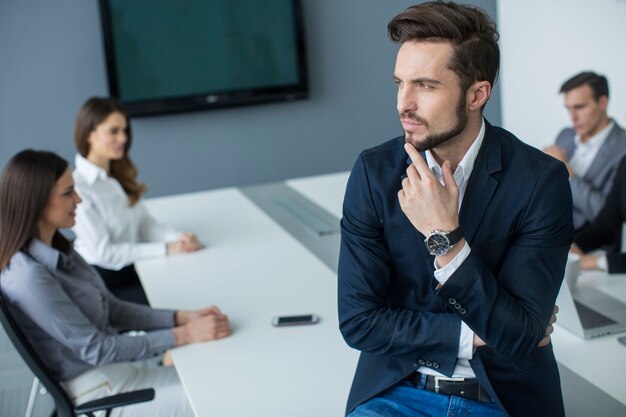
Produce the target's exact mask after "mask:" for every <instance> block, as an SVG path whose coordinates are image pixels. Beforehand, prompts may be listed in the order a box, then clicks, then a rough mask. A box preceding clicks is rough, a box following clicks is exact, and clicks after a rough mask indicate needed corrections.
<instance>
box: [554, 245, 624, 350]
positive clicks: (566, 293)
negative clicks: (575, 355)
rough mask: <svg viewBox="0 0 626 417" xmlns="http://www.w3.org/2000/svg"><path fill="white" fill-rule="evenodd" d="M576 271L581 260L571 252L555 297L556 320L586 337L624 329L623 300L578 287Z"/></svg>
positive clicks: (578, 272)
mask: <svg viewBox="0 0 626 417" xmlns="http://www.w3.org/2000/svg"><path fill="white" fill-rule="evenodd" d="M579 275H580V260H579V259H578V257H577V256H571V255H570V256H569V257H568V260H567V264H566V266H565V277H564V279H563V283H562V284H561V290H560V291H559V295H558V297H557V299H556V304H557V305H558V306H559V313H558V315H557V324H558V325H559V326H561V327H565V328H566V329H567V330H569V331H571V332H572V333H574V334H576V335H578V336H580V337H583V338H585V339H591V338H594V337H599V336H605V335H609V334H614V333H620V332H626V304H625V303H623V302H621V301H619V300H617V299H615V298H613V297H611V296H610V295H608V294H606V293H604V292H601V291H598V290H595V289H593V288H590V287H577V286H576V283H577V281H578V276H579Z"/></svg>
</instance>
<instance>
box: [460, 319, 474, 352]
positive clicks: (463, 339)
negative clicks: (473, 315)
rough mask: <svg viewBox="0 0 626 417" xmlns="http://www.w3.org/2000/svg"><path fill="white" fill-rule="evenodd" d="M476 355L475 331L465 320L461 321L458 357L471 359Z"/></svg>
mask: <svg viewBox="0 0 626 417" xmlns="http://www.w3.org/2000/svg"><path fill="white" fill-rule="evenodd" d="M473 356H474V332H473V331H472V329H470V328H469V326H468V325H467V324H465V322H464V321H461V335H460V336H459V354H458V356H457V357H458V358H460V359H467V360H470V359H472V357H473Z"/></svg>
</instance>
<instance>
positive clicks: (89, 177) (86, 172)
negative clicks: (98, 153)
mask: <svg viewBox="0 0 626 417" xmlns="http://www.w3.org/2000/svg"><path fill="white" fill-rule="evenodd" d="M74 165H75V166H76V172H78V173H79V174H80V175H82V176H83V178H85V180H86V181H87V182H88V183H89V184H90V185H91V184H93V183H95V182H96V180H98V179H100V180H106V179H107V178H108V174H107V172H106V171H105V170H104V169H102V168H101V167H99V166H98V165H96V164H94V163H93V162H91V161H90V160H88V159H87V158H85V157H83V156H82V155H80V154H76V158H74Z"/></svg>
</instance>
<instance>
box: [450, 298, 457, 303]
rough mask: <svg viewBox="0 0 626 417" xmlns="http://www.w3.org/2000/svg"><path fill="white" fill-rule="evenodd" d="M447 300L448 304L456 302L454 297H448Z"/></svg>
mask: <svg viewBox="0 0 626 417" xmlns="http://www.w3.org/2000/svg"><path fill="white" fill-rule="evenodd" d="M448 302H449V303H450V304H456V300H455V299H454V298H448Z"/></svg>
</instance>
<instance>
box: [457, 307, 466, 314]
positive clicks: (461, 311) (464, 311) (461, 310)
mask: <svg viewBox="0 0 626 417" xmlns="http://www.w3.org/2000/svg"><path fill="white" fill-rule="evenodd" d="M465 313H467V310H465V309H464V308H459V314H465Z"/></svg>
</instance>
